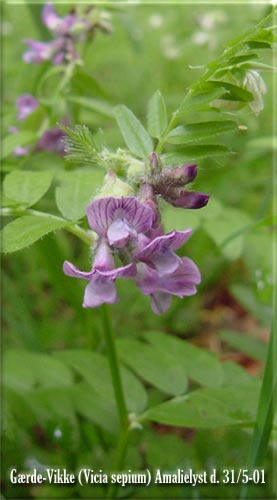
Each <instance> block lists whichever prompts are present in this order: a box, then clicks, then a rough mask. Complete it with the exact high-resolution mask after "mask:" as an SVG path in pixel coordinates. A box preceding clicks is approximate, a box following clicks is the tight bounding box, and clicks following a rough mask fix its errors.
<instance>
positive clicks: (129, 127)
mask: <svg viewBox="0 0 277 500" xmlns="http://www.w3.org/2000/svg"><path fill="white" fill-rule="evenodd" d="M114 115H115V118H116V121H117V124H118V126H119V128H120V131H121V133H122V135H123V138H124V140H125V142H126V145H127V146H128V148H129V149H130V151H132V153H134V154H135V155H137V156H138V157H139V158H145V157H146V156H148V155H149V154H150V153H151V152H152V151H153V144H152V140H151V138H150V136H149V135H148V133H147V132H146V130H145V128H144V127H143V125H142V124H141V123H140V121H139V120H138V119H137V117H136V116H135V115H134V114H133V113H132V111H131V110H130V109H128V108H127V107H126V106H124V105H120V106H116V108H115V110H114Z"/></svg>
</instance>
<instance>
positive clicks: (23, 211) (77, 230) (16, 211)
mask: <svg viewBox="0 0 277 500" xmlns="http://www.w3.org/2000/svg"><path fill="white" fill-rule="evenodd" d="M0 215H2V216H6V217H22V216H23V215H36V216H37V217H46V218H47V219H49V218H50V219H55V220H59V221H61V222H65V223H66V225H65V227H64V229H65V230H66V231H68V232H69V233H71V234H74V235H75V236H77V238H79V239H80V240H82V241H84V242H85V243H86V244H87V245H91V244H92V243H93V240H94V238H93V235H90V234H89V233H88V232H87V231H85V230H84V229H82V228H81V227H80V226H78V224H74V222H69V221H66V220H65V219H63V218H62V217H58V216H57V215H52V214H48V213H45V212H40V211H39V210H32V209H31V208H2V209H1V210H0Z"/></svg>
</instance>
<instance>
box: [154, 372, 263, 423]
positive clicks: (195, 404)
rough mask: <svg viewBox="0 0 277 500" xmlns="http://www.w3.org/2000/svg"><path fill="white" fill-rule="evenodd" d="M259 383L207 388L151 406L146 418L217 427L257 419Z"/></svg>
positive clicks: (155, 420) (163, 421)
mask: <svg viewBox="0 0 277 500" xmlns="http://www.w3.org/2000/svg"><path fill="white" fill-rule="evenodd" d="M258 396H259V385H258V384H257V383H256V382H255V381H253V383H251V384H247V385H244V386H243V385H242V386H240V387H239V386H235V387H222V388H219V389H218V388H216V389H215V388H205V389H199V390H197V391H193V392H190V393H189V394H188V395H186V396H181V397H179V398H176V399H173V400H171V401H167V402H166V403H162V404H161V405H158V406H156V407H154V408H151V409H150V410H148V411H147V412H146V413H145V414H144V418H145V419H147V420H152V421H154V422H159V423H162V424H167V425H174V426H184V427H197V428H214V427H223V426H226V425H242V424H243V425H249V424H253V423H254V421H255V413H256V409H257V402H258Z"/></svg>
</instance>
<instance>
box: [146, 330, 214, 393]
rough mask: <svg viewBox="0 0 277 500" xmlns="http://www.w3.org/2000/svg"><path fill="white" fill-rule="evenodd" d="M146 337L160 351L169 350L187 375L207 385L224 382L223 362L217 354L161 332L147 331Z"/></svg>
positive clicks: (211, 385) (212, 385)
mask: <svg viewBox="0 0 277 500" xmlns="http://www.w3.org/2000/svg"><path fill="white" fill-rule="evenodd" d="M144 338H145V339H146V340H147V341H148V342H150V343H151V344H152V345H153V346H154V347H155V349H157V350H158V351H161V346H162V351H163V352H167V353H168V355H171V356H172V357H173V358H174V359H175V364H176V365H180V366H183V367H184V368H185V370H186V373H187V376H188V377H189V378H190V379H192V380H194V381H195V382H198V383H199V384H201V385H204V386H207V387H217V386H220V385H221V384H222V382H223V371H222V367H221V363H220V362H219V361H218V360H217V359H216V358H215V356H214V355H213V354H212V353H210V352H209V351H206V350H204V349H200V348H199V347H196V346H194V345H192V344H190V343H189V342H186V341H185V340H180V339H178V338H176V337H173V336H171V335H166V334H164V333H161V332H146V333H145V334H144Z"/></svg>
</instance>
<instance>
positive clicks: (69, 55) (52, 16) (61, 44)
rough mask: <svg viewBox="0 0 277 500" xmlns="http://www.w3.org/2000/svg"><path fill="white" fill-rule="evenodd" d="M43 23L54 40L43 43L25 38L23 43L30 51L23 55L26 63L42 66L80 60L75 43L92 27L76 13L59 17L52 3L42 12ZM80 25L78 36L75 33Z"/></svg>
mask: <svg viewBox="0 0 277 500" xmlns="http://www.w3.org/2000/svg"><path fill="white" fill-rule="evenodd" d="M41 17H42V22H43V24H44V25H45V26H46V27H47V28H48V29H49V31H50V33H51V35H52V36H53V40H50V41H49V42H42V41H39V40H32V39H30V38H25V39H24V40H23V41H24V43H26V45H28V50H27V51H26V52H25V53H24V54H23V60H24V61H25V62H26V63H31V64H41V63H43V62H44V61H52V63H53V64H55V65H58V64H63V63H64V62H68V61H72V60H74V59H79V55H78V53H77V52H76V50H75V43H76V42H77V41H78V40H79V39H81V38H82V36H83V35H84V34H85V33H86V32H87V31H89V29H90V25H88V24H87V23H86V22H84V20H83V19H79V18H78V16H77V15H76V14H75V13H70V14H68V15H66V16H64V17H60V16H58V14H57V12H56V10H55V8H54V6H53V4H52V3H46V4H45V5H44V7H43V10H42V16H41ZM76 25H78V35H76V33H74V28H75V26H76Z"/></svg>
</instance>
